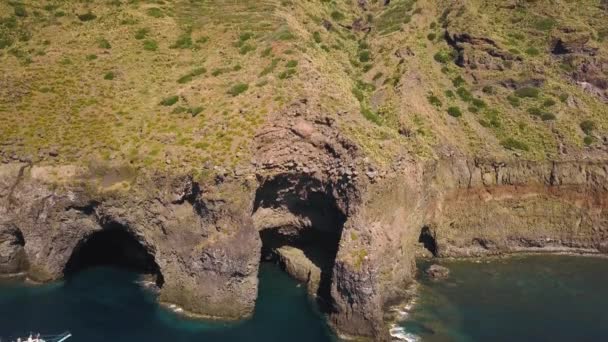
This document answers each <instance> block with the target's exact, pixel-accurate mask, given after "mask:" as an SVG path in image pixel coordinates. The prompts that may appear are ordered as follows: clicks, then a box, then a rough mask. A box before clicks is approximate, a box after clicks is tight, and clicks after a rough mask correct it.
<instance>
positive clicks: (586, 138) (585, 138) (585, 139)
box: [583, 135, 595, 146]
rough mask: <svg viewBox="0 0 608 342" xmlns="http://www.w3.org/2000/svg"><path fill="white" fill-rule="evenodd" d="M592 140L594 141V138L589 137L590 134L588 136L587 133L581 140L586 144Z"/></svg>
mask: <svg viewBox="0 0 608 342" xmlns="http://www.w3.org/2000/svg"><path fill="white" fill-rule="evenodd" d="M594 141H595V139H594V138H593V137H591V136H588V135H587V136H585V137H584V138H583V142H584V143H585V145H587V146H589V145H591V144H593V142H594Z"/></svg>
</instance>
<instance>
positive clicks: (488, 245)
mask: <svg viewBox="0 0 608 342" xmlns="http://www.w3.org/2000/svg"><path fill="white" fill-rule="evenodd" d="M432 172H433V174H434V176H433V179H434V183H435V189H437V193H438V196H437V198H438V199H439V200H438V201H436V202H435V203H434V205H433V212H432V213H430V219H429V220H428V223H429V227H430V231H431V232H432V234H433V235H434V236H435V238H436V243H437V251H436V254H438V255H440V256H473V255H488V254H500V253H511V252H520V251H532V252H533V251H555V252H559V251H576V252H587V253H597V252H605V251H606V249H605V246H606V239H607V228H608V226H607V222H608V221H607V220H608V213H607V212H606V204H607V203H608V202H607V200H608V198H607V196H606V194H607V191H608V188H607V186H606V184H608V183H607V177H608V163H606V161H559V162H525V161H514V162H503V163H501V162H490V161H467V160H449V161H444V162H441V163H439V164H437V165H436V168H435V169H434V170H433V171H432Z"/></svg>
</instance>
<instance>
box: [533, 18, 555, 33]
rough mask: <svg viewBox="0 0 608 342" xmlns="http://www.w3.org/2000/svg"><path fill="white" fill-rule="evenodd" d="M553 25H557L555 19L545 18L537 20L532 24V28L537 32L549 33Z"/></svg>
mask: <svg viewBox="0 0 608 342" xmlns="http://www.w3.org/2000/svg"><path fill="white" fill-rule="evenodd" d="M555 25H557V21H555V19H553V18H548V17H547V18H538V19H537V20H536V21H535V22H534V28H535V29H537V30H539V31H549V30H551V29H552V28H553V27H554V26H555Z"/></svg>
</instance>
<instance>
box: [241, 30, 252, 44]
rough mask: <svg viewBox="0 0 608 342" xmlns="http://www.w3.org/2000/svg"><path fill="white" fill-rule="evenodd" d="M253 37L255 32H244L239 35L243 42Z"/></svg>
mask: <svg viewBox="0 0 608 342" xmlns="http://www.w3.org/2000/svg"><path fill="white" fill-rule="evenodd" d="M251 38H253V33H251V32H244V33H241V34H240V35H239V40H240V41H241V42H244V41H247V40H249V39H251Z"/></svg>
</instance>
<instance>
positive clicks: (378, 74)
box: [372, 72, 383, 81]
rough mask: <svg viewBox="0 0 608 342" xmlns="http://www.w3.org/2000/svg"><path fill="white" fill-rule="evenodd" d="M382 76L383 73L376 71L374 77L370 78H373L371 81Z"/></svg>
mask: <svg viewBox="0 0 608 342" xmlns="http://www.w3.org/2000/svg"><path fill="white" fill-rule="evenodd" d="M382 76H383V74H382V73H381V72H377V73H376V74H375V75H374V77H372V80H373V81H376V80H378V79H380V77H382Z"/></svg>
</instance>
